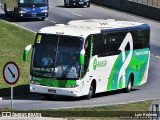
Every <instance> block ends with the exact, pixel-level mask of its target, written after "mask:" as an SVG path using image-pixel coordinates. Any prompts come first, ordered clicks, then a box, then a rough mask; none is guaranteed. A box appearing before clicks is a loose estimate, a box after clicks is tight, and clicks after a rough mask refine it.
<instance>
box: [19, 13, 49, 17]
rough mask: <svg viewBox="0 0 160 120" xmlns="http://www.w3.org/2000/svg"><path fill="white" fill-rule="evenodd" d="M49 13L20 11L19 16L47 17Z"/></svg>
mask: <svg viewBox="0 0 160 120" xmlns="http://www.w3.org/2000/svg"><path fill="white" fill-rule="evenodd" d="M46 17H48V13H19V18H46Z"/></svg>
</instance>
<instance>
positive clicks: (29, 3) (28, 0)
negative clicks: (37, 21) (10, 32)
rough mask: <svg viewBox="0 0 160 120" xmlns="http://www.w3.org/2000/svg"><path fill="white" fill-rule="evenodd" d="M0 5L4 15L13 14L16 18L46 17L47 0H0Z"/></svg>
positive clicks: (47, 9)
mask: <svg viewBox="0 0 160 120" xmlns="http://www.w3.org/2000/svg"><path fill="white" fill-rule="evenodd" d="M1 7H2V9H3V10H4V12H5V14H6V15H9V14H10V15H13V16H14V17H15V19H16V20H18V19H20V18H41V19H42V20H44V19H45V18H46V17H48V11H49V6H48V0H1Z"/></svg>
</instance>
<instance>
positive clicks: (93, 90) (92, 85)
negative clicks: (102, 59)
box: [86, 82, 96, 99]
mask: <svg viewBox="0 0 160 120" xmlns="http://www.w3.org/2000/svg"><path fill="white" fill-rule="evenodd" d="M95 89H96V88H95V85H94V82H92V83H91V86H90V88H89V93H88V95H87V96H86V99H91V98H93V97H94V95H95Z"/></svg>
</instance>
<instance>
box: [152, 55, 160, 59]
mask: <svg viewBox="0 0 160 120" xmlns="http://www.w3.org/2000/svg"><path fill="white" fill-rule="evenodd" d="M151 56H153V57H155V58H158V59H160V56H158V55H154V54H151Z"/></svg>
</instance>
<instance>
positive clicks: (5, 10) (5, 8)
mask: <svg viewBox="0 0 160 120" xmlns="http://www.w3.org/2000/svg"><path fill="white" fill-rule="evenodd" d="M4 13H5V15H6V16H8V11H7V6H6V4H4Z"/></svg>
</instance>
